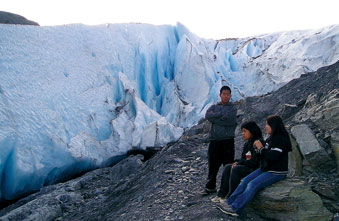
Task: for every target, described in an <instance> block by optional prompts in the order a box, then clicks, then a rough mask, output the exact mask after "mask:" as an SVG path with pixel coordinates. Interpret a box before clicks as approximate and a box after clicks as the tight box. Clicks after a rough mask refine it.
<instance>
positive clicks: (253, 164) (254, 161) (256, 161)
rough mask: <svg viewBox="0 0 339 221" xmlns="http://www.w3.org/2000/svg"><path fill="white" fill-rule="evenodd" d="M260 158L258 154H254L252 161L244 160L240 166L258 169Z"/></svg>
mask: <svg viewBox="0 0 339 221" xmlns="http://www.w3.org/2000/svg"><path fill="white" fill-rule="evenodd" d="M259 163H260V157H259V156H258V154H254V155H253V156H252V158H251V159H250V160H242V161H241V162H239V163H238V164H239V165H245V166H248V167H250V168H253V169H257V168H258V167H259Z"/></svg>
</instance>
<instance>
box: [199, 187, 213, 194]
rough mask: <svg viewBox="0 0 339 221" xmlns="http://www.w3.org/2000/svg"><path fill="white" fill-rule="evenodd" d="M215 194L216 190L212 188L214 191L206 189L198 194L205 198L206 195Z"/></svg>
mask: <svg viewBox="0 0 339 221" xmlns="http://www.w3.org/2000/svg"><path fill="white" fill-rule="evenodd" d="M215 192H217V190H216V189H215V188H214V189H208V188H206V187H205V188H204V189H203V190H202V191H201V192H200V194H201V195H203V196H207V195H209V194H211V193H215Z"/></svg>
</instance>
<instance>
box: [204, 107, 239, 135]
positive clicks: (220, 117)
mask: <svg viewBox="0 0 339 221" xmlns="http://www.w3.org/2000/svg"><path fill="white" fill-rule="evenodd" d="M205 118H206V119H207V120H208V121H210V122H211V123H212V127H211V131H210V140H225V139H230V138H234V136H235V134H234V133H235V128H236V127H237V107H236V106H235V104H233V103H232V102H228V103H227V104H224V105H223V104H221V103H218V104H214V105H212V106H211V107H210V108H208V110H207V111H206V114H205Z"/></svg>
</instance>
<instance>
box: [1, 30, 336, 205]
mask: <svg viewBox="0 0 339 221" xmlns="http://www.w3.org/2000/svg"><path fill="white" fill-rule="evenodd" d="M338 34H339V26H330V27H326V28H323V29H320V30H309V31H293V32H282V33H275V34H268V35H262V36H255V37H249V38H243V39H224V40H206V39H202V38H199V37H198V36H196V35H194V34H193V33H190V32H189V30H187V29H186V28H185V27H184V26H183V25H181V24H178V25H177V26H167V25H164V26H153V25H147V24H115V25H111V24H108V25H99V26H85V25H80V24H74V25H66V26H55V27H37V26H21V25H1V24H0V150H1V152H0V185H1V186H0V188H1V191H0V200H11V199H15V198H18V197H20V196H22V195H24V194H26V193H29V192H32V191H35V190H39V189H40V188H41V187H42V186H44V185H48V184H52V183H55V182H58V181H62V180H65V179H67V178H68V177H70V176H73V175H76V174H79V173H81V172H84V171H87V170H90V169H94V168H98V167H102V166H106V165H109V164H110V163H111V162H112V161H113V160H114V157H116V156H119V155H121V154H124V153H125V152H126V151H127V150H128V149H131V148H132V147H139V148H145V147H148V146H151V147H154V146H158V147H161V146H163V145H165V144H166V143H168V142H171V141H175V140H177V139H178V138H179V137H180V136H181V135H182V133H183V131H184V129H185V128H188V127H190V126H192V125H194V124H196V123H197V121H198V120H199V119H200V118H201V117H203V116H204V114H205V111H206V109H207V108H208V107H209V106H210V105H211V104H213V103H215V102H217V101H218V100H219V99H218V94H219V89H220V87H221V86H222V85H228V86H230V87H231V89H232V94H233V100H239V99H241V98H242V97H245V96H252V95H260V94H264V93H267V92H270V91H272V90H276V89H278V88H279V87H281V86H282V85H284V84H286V83H287V82H288V81H290V80H291V79H294V78H297V77H299V76H300V75H301V74H304V73H307V72H310V71H315V70H317V69H318V68H319V67H322V66H325V65H329V64H332V63H334V62H336V61H337V60H339V52H338V51H339V49H338V48H339V47H338V45H339V35H338Z"/></svg>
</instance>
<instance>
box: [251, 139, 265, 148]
mask: <svg viewBox="0 0 339 221" xmlns="http://www.w3.org/2000/svg"><path fill="white" fill-rule="evenodd" d="M253 146H254V147H255V148H257V150H260V148H262V147H263V145H262V143H261V142H260V140H256V141H254V143H253Z"/></svg>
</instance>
